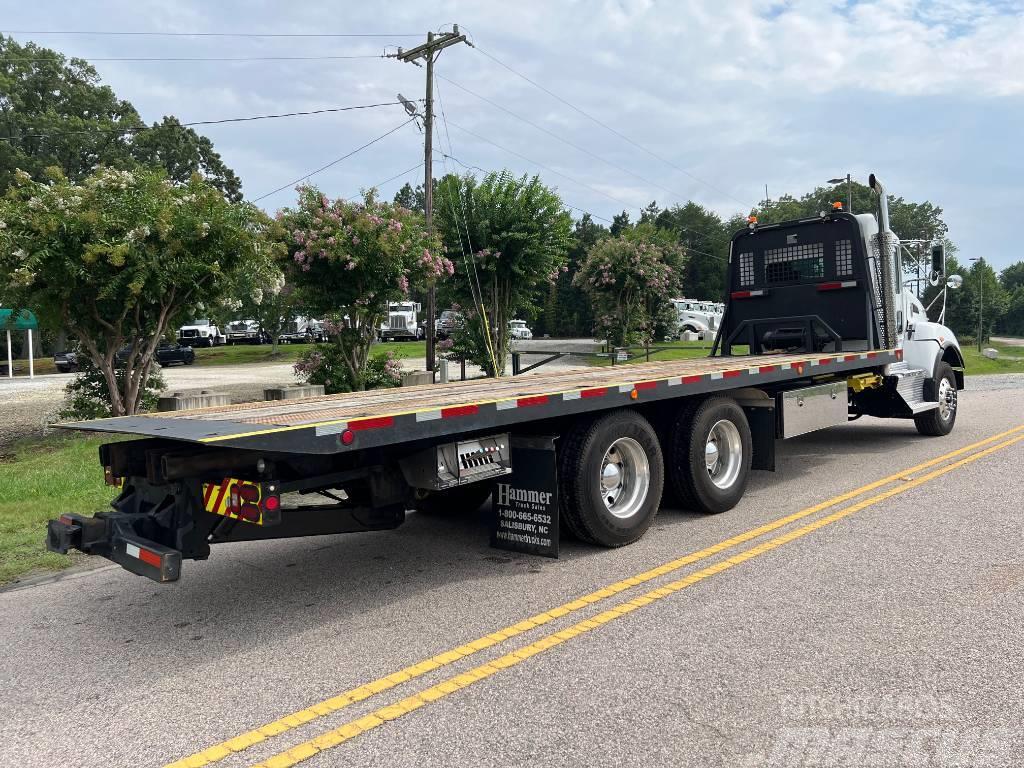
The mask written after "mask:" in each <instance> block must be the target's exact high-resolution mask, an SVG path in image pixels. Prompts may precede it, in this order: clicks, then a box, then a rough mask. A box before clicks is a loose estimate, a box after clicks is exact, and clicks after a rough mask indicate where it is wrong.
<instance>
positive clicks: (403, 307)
mask: <svg viewBox="0 0 1024 768" xmlns="http://www.w3.org/2000/svg"><path fill="white" fill-rule="evenodd" d="M391 311H392V312H412V304H392V305H391Z"/></svg>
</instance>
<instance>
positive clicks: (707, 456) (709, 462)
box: [704, 419, 743, 490]
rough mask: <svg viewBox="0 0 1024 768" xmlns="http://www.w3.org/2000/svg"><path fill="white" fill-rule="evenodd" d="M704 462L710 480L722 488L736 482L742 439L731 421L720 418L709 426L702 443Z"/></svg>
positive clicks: (740, 462)
mask: <svg viewBox="0 0 1024 768" xmlns="http://www.w3.org/2000/svg"><path fill="white" fill-rule="evenodd" d="M704 463H705V465H706V466H707V470H708V477H710V478H711V482H712V483H714V484H715V485H716V486H717V487H719V488H721V489H722V490H725V489H727V488H730V487H731V486H732V485H733V483H735V482H736V478H738V477H739V474H740V468H741V466H742V464H743V441H742V440H741V439H740V431H739V430H738V429H737V428H736V425H735V424H733V423H732V422H731V421H728V420H727V419H722V420H721V421H718V422H716V423H715V425H714V426H713V427H711V430H710V431H709V432H708V439H707V442H706V443H705V444H704Z"/></svg>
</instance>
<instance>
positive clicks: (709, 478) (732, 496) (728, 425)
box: [667, 397, 753, 514]
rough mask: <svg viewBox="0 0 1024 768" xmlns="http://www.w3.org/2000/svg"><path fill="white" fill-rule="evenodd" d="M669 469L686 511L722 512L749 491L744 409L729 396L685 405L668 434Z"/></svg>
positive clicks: (750, 447) (749, 441) (749, 451)
mask: <svg viewBox="0 0 1024 768" xmlns="http://www.w3.org/2000/svg"><path fill="white" fill-rule="evenodd" d="M667 453H668V462H667V471H668V477H669V482H670V483H671V488H672V493H673V495H674V496H675V500H676V501H677V502H678V503H679V505H680V506H682V507H683V508H684V509H692V510H695V511H698V512H704V513H706V514H718V513H721V512H725V511H727V510H730V509H732V508H733V507H735V506H736V505H737V504H738V503H739V501H740V499H741V498H743V494H744V492H745V491H746V489H747V482H748V480H749V477H750V463H751V459H752V454H753V441H752V439H751V436H750V425H749V424H748V423H747V417H746V414H744V413H743V409H742V408H741V407H740V406H739V404H738V403H736V401H735V400H732V399H730V398H727V397H710V398H708V399H707V400H703V401H701V402H699V403H688V404H686V405H684V406H683V407H682V408H681V409H680V411H679V413H678V414H677V415H676V418H675V421H674V422H673V424H672V427H671V429H670V431H669V435H668V444H667Z"/></svg>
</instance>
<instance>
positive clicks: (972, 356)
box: [961, 342, 1024, 376]
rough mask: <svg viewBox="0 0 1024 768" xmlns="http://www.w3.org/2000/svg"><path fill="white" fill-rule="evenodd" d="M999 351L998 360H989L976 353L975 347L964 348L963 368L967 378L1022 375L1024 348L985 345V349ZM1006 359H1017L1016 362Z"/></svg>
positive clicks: (1023, 370) (1005, 345)
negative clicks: (995, 374) (984, 375)
mask: <svg viewBox="0 0 1024 768" xmlns="http://www.w3.org/2000/svg"><path fill="white" fill-rule="evenodd" d="M989 347H991V348H992V349H996V350H999V358H998V359H996V360H989V359H988V358H987V357H985V356H983V355H982V354H981V353H980V352H978V347H977V345H975V346H964V347H962V348H961V351H962V352H963V353H964V368H965V373H966V374H967V375H968V376H980V375H981V374H988V373H1024V347H1014V346H1011V345H1009V344H992V343H991V342H990V343H988V344H985V348H986V349H987V348H989ZM1008 358H1017V359H1016V360H1012V359H1008Z"/></svg>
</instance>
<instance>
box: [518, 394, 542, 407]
mask: <svg viewBox="0 0 1024 768" xmlns="http://www.w3.org/2000/svg"><path fill="white" fill-rule="evenodd" d="M547 401H548V396H547V395H531V396H530V397H520V398H519V399H518V400H516V405H517V406H518V407H520V408H526V407H528V406H531V405H544V404H545V403H547Z"/></svg>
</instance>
